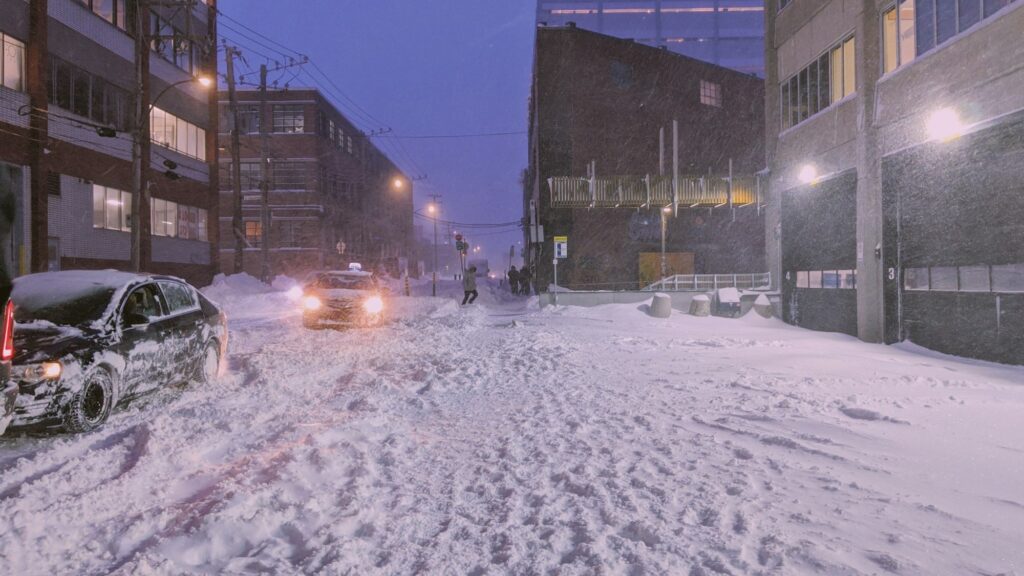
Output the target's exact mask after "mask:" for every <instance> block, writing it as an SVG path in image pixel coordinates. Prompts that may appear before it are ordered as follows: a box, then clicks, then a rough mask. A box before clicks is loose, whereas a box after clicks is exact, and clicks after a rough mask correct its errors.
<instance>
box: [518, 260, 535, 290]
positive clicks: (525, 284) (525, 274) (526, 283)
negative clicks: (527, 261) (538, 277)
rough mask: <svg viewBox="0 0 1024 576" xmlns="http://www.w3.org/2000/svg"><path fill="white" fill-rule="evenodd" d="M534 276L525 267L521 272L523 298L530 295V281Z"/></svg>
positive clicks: (520, 285)
mask: <svg viewBox="0 0 1024 576" xmlns="http://www.w3.org/2000/svg"><path fill="white" fill-rule="evenodd" d="M532 276H533V275H532V274H530V269H529V268H527V267H526V266H523V269H522V270H520V271H519V293H520V294H522V295H523V296H529V295H530V280H532Z"/></svg>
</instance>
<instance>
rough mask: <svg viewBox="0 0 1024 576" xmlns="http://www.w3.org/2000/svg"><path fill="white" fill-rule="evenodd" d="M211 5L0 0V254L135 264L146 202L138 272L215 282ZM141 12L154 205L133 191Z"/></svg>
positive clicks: (55, 261)
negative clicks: (135, 223) (205, 81)
mask: <svg viewBox="0 0 1024 576" xmlns="http://www.w3.org/2000/svg"><path fill="white" fill-rule="evenodd" d="M212 4H213V2H212V0H211V1H210V2H209V3H207V2H196V1H192V2H186V1H171V2H161V3H154V4H152V8H151V10H150V13H149V14H147V15H145V17H144V18H141V17H140V18H136V16H137V13H136V12H135V7H136V6H137V5H136V3H135V2H131V1H125V0H117V1H114V0H49V1H37V0H32V1H30V2H26V1H25V0H0V14H3V16H2V17H0V45H2V47H3V57H2V58H0V68H2V69H0V78H2V87H0V196H2V197H3V202H4V203H5V204H7V205H8V206H10V207H11V208H12V209H13V213H14V215H15V218H14V221H13V225H12V229H11V239H10V242H9V243H5V245H4V246H3V247H2V252H3V257H4V258H5V259H6V260H7V261H8V262H9V263H11V264H12V266H11V269H13V270H15V271H16V272H17V273H19V274H25V273H28V272H30V271H44V270H56V269H67V268H120V269H124V268H128V267H129V264H130V258H129V257H130V246H131V244H130V240H129V236H130V233H129V230H130V229H131V227H132V222H131V212H132V211H131V207H132V204H133V203H136V202H138V204H137V206H138V207H139V208H141V211H142V213H141V216H140V218H139V225H140V227H141V246H142V248H141V251H140V253H141V263H142V267H143V269H144V270H149V271H154V272H162V273H169V274H175V275H178V276H182V277H185V278H186V279H189V280H191V281H193V282H196V283H199V284H203V283H205V282H208V281H209V280H210V278H211V277H212V274H213V271H214V267H213V266H214V261H215V258H216V252H215V250H214V249H213V247H214V246H215V244H213V241H214V238H215V234H216V229H215V227H212V226H211V225H210V223H211V221H213V222H215V221H216V216H215V214H216V205H215V203H214V202H213V200H214V199H215V198H216V194H215V193H213V192H215V191H216V188H215V187H214V184H213V182H212V180H211V176H212V177H213V178H215V177H216V175H215V174H213V175H211V170H210V167H211V166H212V165H215V163H216V156H217V155H216V148H217V147H216V131H215V129H213V128H214V127H215V126H216V123H215V119H216V94H215V93H214V92H213V91H210V90H207V89H205V88H204V87H203V86H201V85H200V83H199V82H198V79H200V78H201V77H202V75H203V74H205V75H207V77H208V78H212V77H213V76H214V73H215V69H216V51H215V50H213V49H212V47H213V46H214V44H215V43H214V38H215V37H216V25H215V11H214V10H213V9H211V7H210V5H212ZM141 19H144V20H145V21H146V22H148V23H149V25H150V26H152V28H151V29H150V31H149V32H148V33H147V37H148V38H149V39H150V40H151V42H150V44H151V45H150V50H149V52H148V57H147V58H148V69H149V74H148V75H147V76H145V83H146V84H148V86H147V89H148V94H149V101H148V104H150V105H152V107H151V108H149V114H148V115H149V126H148V128H149V132H150V136H151V141H145V142H143V143H142V157H143V158H146V157H147V156H148V157H150V158H151V162H150V164H149V166H147V167H145V168H146V172H147V178H148V180H149V182H150V185H149V188H148V190H149V195H150V197H151V201H149V202H147V201H146V198H145V197H143V198H141V199H140V198H135V197H134V195H133V194H132V192H131V191H132V190H133V188H134V186H133V177H132V162H131V158H132V142H133V137H132V127H133V125H134V124H135V123H134V122H133V119H134V108H133V106H134V105H135V102H136V99H137V96H138V94H139V93H140V91H139V90H138V85H137V83H136V75H135V40H134V36H135V30H136V29H137V26H136V22H137V21H138V20H141ZM147 58H143V59H142V61H145V60H146V59H147ZM170 167H173V169H171V168H170ZM168 172H169V174H166V175H165V173H168Z"/></svg>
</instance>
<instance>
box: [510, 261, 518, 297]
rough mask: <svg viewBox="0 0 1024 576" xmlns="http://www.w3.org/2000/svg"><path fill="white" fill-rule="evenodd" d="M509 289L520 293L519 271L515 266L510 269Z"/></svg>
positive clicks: (514, 292)
mask: <svg viewBox="0 0 1024 576" xmlns="http://www.w3.org/2000/svg"><path fill="white" fill-rule="evenodd" d="M508 289H509V291H510V292H512V293H513V294H518V293H519V271H518V270H516V267H515V266H513V267H511V268H509V270H508Z"/></svg>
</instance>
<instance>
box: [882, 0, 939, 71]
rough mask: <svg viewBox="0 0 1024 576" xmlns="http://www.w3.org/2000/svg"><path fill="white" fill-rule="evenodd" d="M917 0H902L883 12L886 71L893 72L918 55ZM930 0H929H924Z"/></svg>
mask: <svg viewBox="0 0 1024 576" xmlns="http://www.w3.org/2000/svg"><path fill="white" fill-rule="evenodd" d="M914 1H915V0H901V1H900V3H899V5H898V6H893V7H892V8H890V9H889V10H886V11H885V13H884V14H882V48H883V51H884V55H883V56H884V61H883V63H884V71H885V72H892V71H893V70H895V69H896V68H899V67H900V66H902V65H904V64H906V63H907V62H910V61H911V60H913V59H914V56H915V55H916V47H917V42H916V26H915V23H914V14H915V5H914ZM924 1H926V2H927V1H929V0H924Z"/></svg>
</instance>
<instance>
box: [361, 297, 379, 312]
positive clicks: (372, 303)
mask: <svg viewBox="0 0 1024 576" xmlns="http://www.w3.org/2000/svg"><path fill="white" fill-rule="evenodd" d="M383 309H384V301H383V300H381V298H380V296H370V297H369V298H367V299H366V301H365V302H363V310H366V311H367V312H369V313H370V314H377V313H379V312H380V311H381V310H383Z"/></svg>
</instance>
